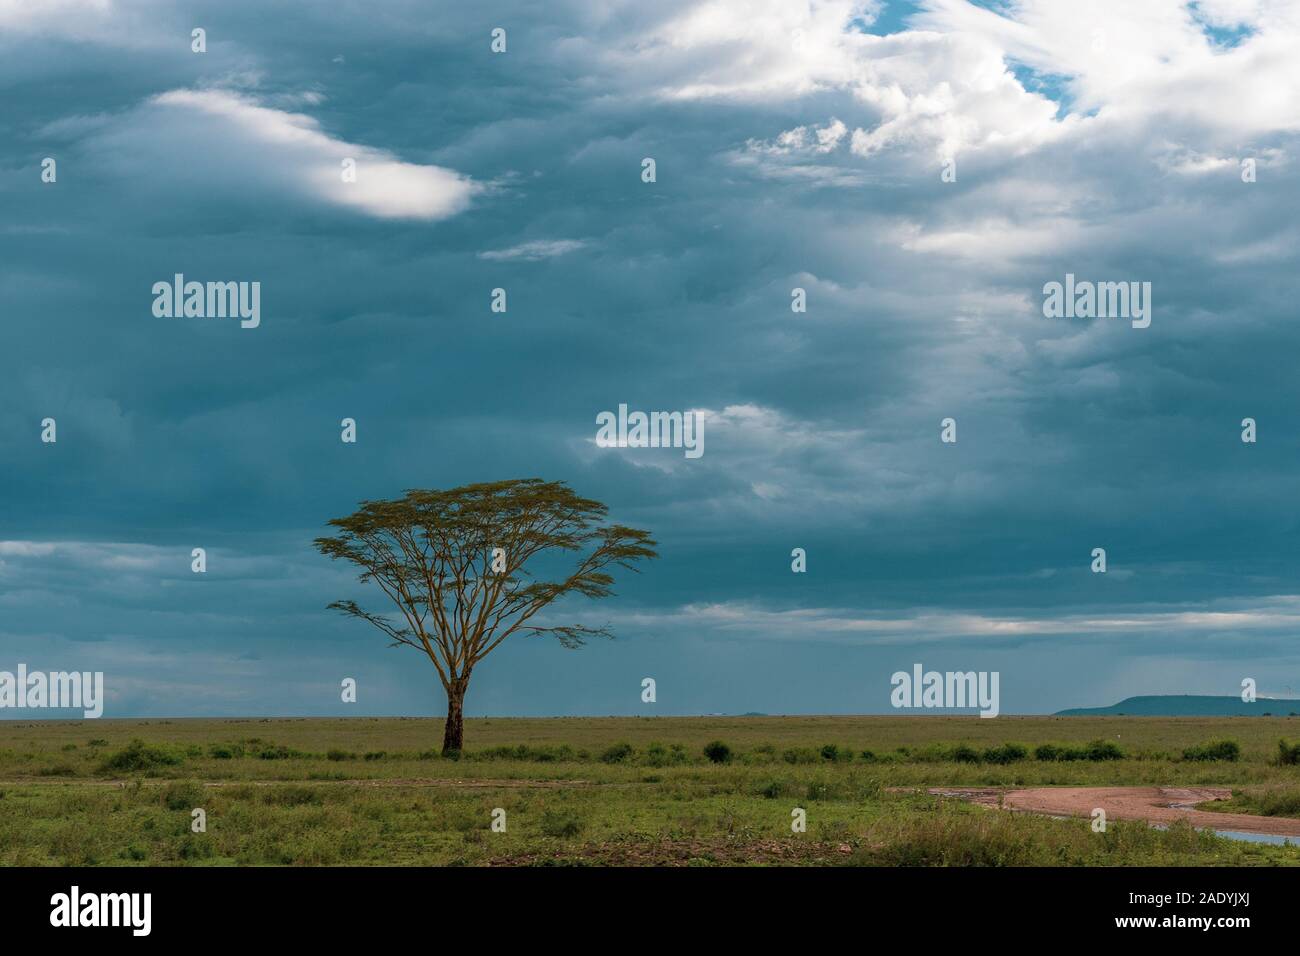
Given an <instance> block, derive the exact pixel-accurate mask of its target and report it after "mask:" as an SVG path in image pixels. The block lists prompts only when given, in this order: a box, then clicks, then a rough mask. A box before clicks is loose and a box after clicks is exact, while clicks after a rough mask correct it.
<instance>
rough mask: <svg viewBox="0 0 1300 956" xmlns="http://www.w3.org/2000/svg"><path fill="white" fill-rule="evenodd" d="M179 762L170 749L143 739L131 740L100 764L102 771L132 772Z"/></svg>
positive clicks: (178, 758)
mask: <svg viewBox="0 0 1300 956" xmlns="http://www.w3.org/2000/svg"><path fill="white" fill-rule="evenodd" d="M180 762H181V758H180V757H178V756H176V754H174V753H172V752H171V751H170V750H165V749H163V748H162V747H153V746H150V745H149V744H146V743H145V742H144V741H143V740H139V739H136V740H132V741H131V742H130V743H129V744H127V745H126V747H124V748H123V749H122V750H119V751H118V752H117V753H115V754H113V755H111V756H110V757H109V758H108V759H107V760H105V761H104V762H103V764H101V765H100V769H101V770H104V771H117V772H119V773H134V772H136V771H141V770H153V769H155V768H156V767H171V766H175V765H176V764H178V763H180Z"/></svg>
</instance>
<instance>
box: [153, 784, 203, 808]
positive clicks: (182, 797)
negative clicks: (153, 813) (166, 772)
mask: <svg viewBox="0 0 1300 956" xmlns="http://www.w3.org/2000/svg"><path fill="white" fill-rule="evenodd" d="M162 802H163V806H165V807H166V808H167V809H168V810H192V809H194V808H195V807H197V806H200V805H201V804H202V803H203V786H202V785H201V784H199V783H196V782H194V781H192V780H186V781H183V782H178V783H169V784H168V785H167V786H166V787H165V788H164V789H163V792H162Z"/></svg>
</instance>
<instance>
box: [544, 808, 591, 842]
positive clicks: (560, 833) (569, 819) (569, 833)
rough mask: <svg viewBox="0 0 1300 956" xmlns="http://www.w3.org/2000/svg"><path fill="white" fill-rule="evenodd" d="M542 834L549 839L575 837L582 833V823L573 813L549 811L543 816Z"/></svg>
mask: <svg viewBox="0 0 1300 956" xmlns="http://www.w3.org/2000/svg"><path fill="white" fill-rule="evenodd" d="M542 832H543V833H544V834H546V835H547V836H548V837H575V836H577V835H578V834H579V833H581V832H582V821H581V820H580V819H578V817H577V816H576V815H574V814H572V813H557V812H553V811H551V810H547V811H546V812H545V813H544V814H542Z"/></svg>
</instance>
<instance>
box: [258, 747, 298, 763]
mask: <svg viewBox="0 0 1300 956" xmlns="http://www.w3.org/2000/svg"><path fill="white" fill-rule="evenodd" d="M258 756H259V757H261V758H262V759H263V760H288V759H289V758H290V757H301V756H302V754H300V753H299V752H298V751H296V750H290V749H289V748H288V747H286V746H284V744H276V745H274V746H269V747H263V748H262V750H261V752H260V753H258Z"/></svg>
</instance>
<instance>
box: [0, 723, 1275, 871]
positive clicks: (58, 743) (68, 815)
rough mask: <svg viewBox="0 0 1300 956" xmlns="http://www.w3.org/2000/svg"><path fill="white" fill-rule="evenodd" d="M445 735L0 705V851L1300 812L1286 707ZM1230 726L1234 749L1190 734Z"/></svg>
mask: <svg viewBox="0 0 1300 956" xmlns="http://www.w3.org/2000/svg"><path fill="white" fill-rule="evenodd" d="M441 737H442V722H441V721H440V720H429V719H398V718H352V719H346V720H342V719H317V718H312V719H258V718H248V719H237V720H236V719H228V720H222V719H211V720H209V719H202V720H200V719H177V720H150V721H134V720H95V721H41V722H31V721H4V722H0V864H5V865H15V864H28V865H43V864H63V865H75V866H92V865H131V864H137V865H164V866H166V865H189V864H198V865H221V864H240V865H342V864H357V865H484V864H495V865H527V864H543V865H557V864H558V865H582V864H629V865H638V864H657V865H664V864H671V865H679V864H680V865H711V864H712V865H716V864H762V863H779V864H832V865H835V864H850V865H852V864H868V865H870V864H874V865H1031V864H1045V865H1051V864H1061V865H1072V866H1086V865H1106V866H1111V865H1167V864H1186V865H1252V864H1256V865H1273V864H1284V865H1296V864H1300V848H1293V847H1288V846H1269V845H1259V844H1250V843H1241V842H1234V841H1230V840H1227V839H1223V838H1219V837H1216V836H1213V835H1211V834H1209V833H1203V832H1197V831H1195V830H1192V829H1191V828H1189V827H1185V826H1182V825H1179V826H1175V827H1173V828H1171V829H1170V830H1156V829H1153V828H1151V827H1148V826H1146V825H1145V824H1141V823H1124V822H1115V823H1112V824H1111V825H1110V826H1109V827H1108V828H1107V832H1105V833H1100V834H1099V833H1093V832H1092V830H1091V828H1090V826H1089V821H1087V820H1085V819H1078V820H1058V819H1050V818H1044V817H1034V816H1029V815H1025V814H1011V813H1004V812H999V811H996V810H990V809H987V808H984V807H978V806H972V805H969V804H966V803H963V802H960V801H957V800H951V799H945V798H940V797H932V796H929V795H927V794H925V793H924V792H907V791H905V790H904V789H902V788H924V787H935V786H945V785H951V786H984V787H1005V788H1016V787H1025V786H1052V785H1074V786H1120V785H1126V784H1133V785H1165V786H1168V785H1173V786H1179V785H1185V786H1192V785H1219V786H1230V787H1232V788H1234V791H1235V793H1234V799H1233V801H1232V802H1231V803H1232V807H1231V809H1234V810H1236V811H1237V812H1248V813H1273V814H1280V815H1298V814H1300V766H1296V765H1287V764H1283V763H1279V762H1278V760H1277V754H1278V741H1279V739H1286V740H1290V741H1293V742H1294V741H1297V740H1300V718H1286V717H1277V718H1260V717H1256V718H1135V717H1062V718H1053V717H999V718H997V719H995V720H982V719H980V718H978V717H893V716H890V717H839V716H827V717H707V718H706V717H689V718H688V717H670V718H547V719H516V718H510V719H505V718H489V719H476V720H468V721H466V745H467V749H466V751H465V753H464V754H462V755H461V756H460V758H459V759H446V758H443V757H441V756H440V755H439V754H438V753H437V748H438V745H439V744H440V741H441ZM1225 738H1226V739H1231V740H1234V741H1236V742H1237V743H1238V744H1239V745H1240V756H1239V757H1238V759H1236V760H1234V761H1228V760H1193V759H1187V758H1186V757H1185V756H1184V751H1185V750H1187V749H1188V748H1192V747H1195V746H1197V745H1200V744H1204V743H1206V742H1207V741H1211V740H1216V739H1218V740H1221V739H1225ZM714 741H720V742H722V743H723V744H725V745H726V747H727V749H728V751H729V752H728V753H727V754H725V755H724V754H722V752H721V751H718V750H715V751H714V756H715V757H721V758H724V759H721V760H719V761H718V762H715V761H714V760H712V759H710V758H709V757H708V756H706V755H705V749H706V747H707V746H708V745H709V744H710V743H711V742H714ZM1011 743H1018V744H1021V745H1023V748H1024V750H1023V753H1022V752H1021V751H1020V750H1018V749H1017V748H1014V747H1012V748H1008V747H1006V746H1005V745H1006V744H1011ZM1043 744H1055V745H1058V746H1057V750H1058V752H1060V753H1061V754H1062V755H1064V756H1065V757H1067V758H1070V759H1050V760H1046V759H1037V758H1036V756H1035V751H1036V748H1038V747H1039V746H1040V745H1043ZM1109 745H1113V747H1112V746H1109ZM1116 748H1117V749H1118V754H1117V753H1116ZM999 761H1002V762H999ZM195 808H202V809H203V811H204V812H205V814H206V821H207V828H206V832H203V833H195V832H192V829H191V820H192V812H193V810H194V809H195ZM796 808H801V809H803V810H805V811H806V814H807V830H806V832H804V833H798V834H796V833H792V832H791V820H792V811H794V810H795V809H796ZM1207 809H1208V807H1207ZM496 810H503V811H504V818H505V823H506V827H505V832H496V831H494V830H493V829H492V821H493V812H494V811H496ZM498 816H500V814H498Z"/></svg>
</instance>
